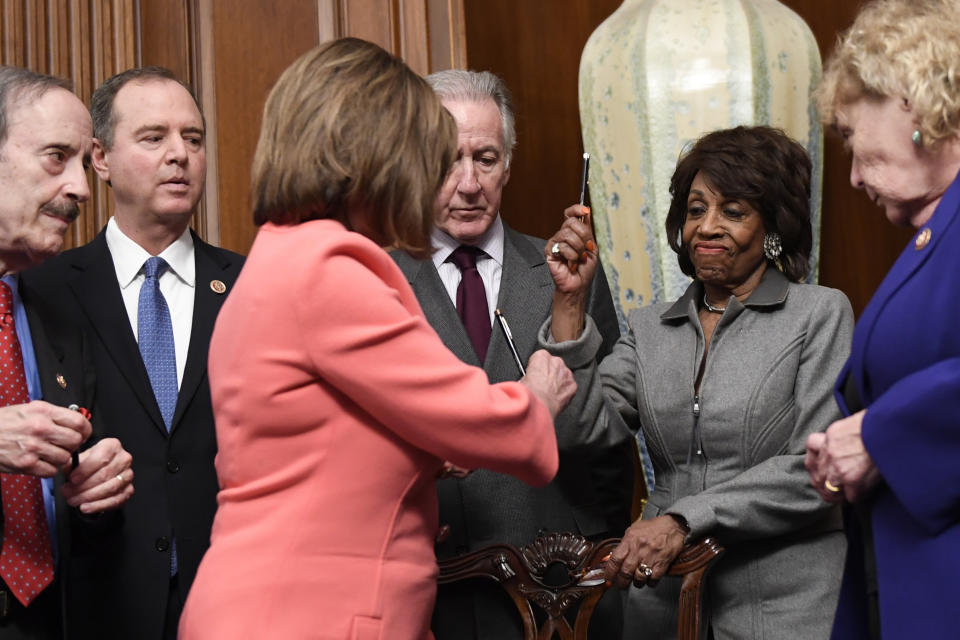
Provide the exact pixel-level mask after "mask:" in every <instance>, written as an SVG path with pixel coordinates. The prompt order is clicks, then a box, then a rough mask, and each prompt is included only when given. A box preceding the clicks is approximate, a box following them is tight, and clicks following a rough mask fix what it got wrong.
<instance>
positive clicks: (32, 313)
mask: <svg viewBox="0 0 960 640" xmlns="http://www.w3.org/2000/svg"><path fill="white" fill-rule="evenodd" d="M20 297H21V299H22V300H23V305H24V309H25V310H26V313H27V321H28V323H29V325H30V336H31V339H32V342H33V350H34V354H35V356H36V361H37V370H38V373H39V377H40V387H41V389H42V391H43V400H45V401H46V402H49V403H50V404H55V405H59V406H69V405H71V404H78V405H80V406H83V407H92V406H93V405H94V378H93V366H92V362H91V360H90V352H89V345H88V344H87V343H85V341H84V339H83V336H82V334H81V332H80V330H79V328H77V327H76V326H74V325H71V324H69V323H68V322H64V321H63V320H64V319H63V318H58V317H57V315H56V314H55V313H53V312H52V310H51V309H50V308H49V307H48V306H46V305H45V304H44V300H43V298H42V297H41V296H38V295H37V294H36V292H34V291H31V290H30V289H29V288H28V287H26V286H24V285H23V284H22V283H21V286H20ZM60 380H62V381H63V383H62V384H61V383H60V382H59V381H60ZM93 440H95V437H94V438H91V440H90V441H91V442H92V441H93ZM84 446H89V442H88V443H86V444H85V445H84ZM62 485H63V476H62V475H61V474H57V475H56V476H55V477H54V489H55V496H56V499H55V505H56V522H57V532H56V536H57V547H58V559H59V564H58V565H57V567H56V574H55V580H54V583H53V585H52V586H51V587H50V588H51V589H55V590H57V591H58V594H57V600H58V601H59V602H60V603H61V606H60V612H61V613H62V612H63V609H64V606H63V603H64V602H65V598H66V591H65V588H66V585H67V584H68V581H69V575H68V569H69V565H68V563H67V562H66V560H67V559H68V558H69V557H70V555H71V539H70V531H71V528H72V527H71V523H72V522H74V521H76V522H78V523H79V522H82V521H83V520H84V518H83V517H82V516H81V515H80V513H79V512H78V511H76V510H75V509H72V508H70V507H69V506H67V504H66V502H65V501H64V500H63V497H62V496H61V494H60V487H61V486H62ZM2 526H3V517H2V512H0V529H2ZM0 585H2V581H0ZM60 626H61V630H60V633H63V634H64V637H66V636H65V626H66V625H65V619H63V616H61V624H60ZM0 635H3V634H2V633H0ZM4 637H5V636H4ZM17 637H19V636H17ZM29 637H35V638H38V639H39V638H43V639H46V638H50V637H60V636H59V635H55V636H50V635H49V633H47V632H46V630H40V629H38V630H37V633H36V635H30V636H29Z"/></svg>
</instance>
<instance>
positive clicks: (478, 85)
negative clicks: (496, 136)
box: [427, 69, 517, 167]
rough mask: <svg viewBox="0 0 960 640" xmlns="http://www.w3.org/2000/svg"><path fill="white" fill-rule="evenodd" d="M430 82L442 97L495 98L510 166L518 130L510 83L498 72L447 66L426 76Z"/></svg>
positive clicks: (469, 99)
mask: <svg viewBox="0 0 960 640" xmlns="http://www.w3.org/2000/svg"><path fill="white" fill-rule="evenodd" d="M427 82H428V83H430V86H431V87H433V90H434V92H436V94H437V95H438V96H440V99H441V100H465V101H469V102H483V101H484V100H493V102H494V104H496V105H497V109H498V110H499V111H500V123H501V124H502V126H503V149H504V153H505V154H506V158H505V160H506V166H508V167H509V166H510V158H512V157H513V147H514V146H516V144H517V130H516V127H515V125H514V115H513V96H511V95H510V90H509V89H507V85H506V84H505V83H504V81H503V80H501V79H500V78H499V77H498V76H496V75H494V74H492V73H490V72H489V71H464V70H462V69H448V70H446V71H437V72H436V73H431V74H430V75H428V76H427Z"/></svg>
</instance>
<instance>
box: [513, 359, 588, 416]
mask: <svg viewBox="0 0 960 640" xmlns="http://www.w3.org/2000/svg"><path fill="white" fill-rule="evenodd" d="M520 382H521V383H523V384H524V385H526V387H527V388H528V389H530V391H531V392H532V393H533V395H535V396H537V397H538V398H540V400H541V401H542V402H543V404H545V405H547V409H549V410H550V415H551V416H552V417H554V418H556V417H557V414H559V413H560V412H561V411H563V409H564V408H565V407H566V406H567V404H568V403H569V402H570V400H571V399H572V398H573V395H574V394H575V393H576V392H577V383H576V381H574V379H573V373H571V372H570V369H568V368H567V365H565V364H564V363H563V360H562V359H560V358H558V357H556V356H552V355H550V354H549V353H547V352H546V351H544V350H543V349H540V350H539V351H534V352H533V355H531V356H530V360H529V361H528V362H527V374H526V375H525V376H523V378H521V379H520Z"/></svg>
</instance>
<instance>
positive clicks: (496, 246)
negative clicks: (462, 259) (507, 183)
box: [430, 213, 503, 268]
mask: <svg viewBox="0 0 960 640" xmlns="http://www.w3.org/2000/svg"><path fill="white" fill-rule="evenodd" d="M430 241H431V244H433V249H434V252H433V264H434V266H435V267H437V268H439V267H440V265H441V264H443V263H444V262H446V261H447V258H449V257H450V254H451V253H453V252H454V250H455V249H456V248H457V247H459V246H460V243H459V242H457V241H456V240H454V239H453V237H452V236H451V235H450V234H448V233H447V232H446V231H443V230H441V229H439V228H437V227H434V229H433V234H432V235H431V236H430ZM475 246H476V247H477V248H478V249H481V250H482V251H483V252H484V253H485V254H487V255H488V256H490V257H491V258H493V259H494V260H496V262H497V264H498V265H500V266H503V222H501V221H500V214H499V213H498V214H497V217H496V218H495V219H494V220H493V224H491V225H490V228H489V229H487V232H486V233H485V234H483V237H481V238H480V242H478V243H477V244H476V245H475Z"/></svg>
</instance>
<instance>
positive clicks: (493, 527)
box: [391, 225, 633, 640]
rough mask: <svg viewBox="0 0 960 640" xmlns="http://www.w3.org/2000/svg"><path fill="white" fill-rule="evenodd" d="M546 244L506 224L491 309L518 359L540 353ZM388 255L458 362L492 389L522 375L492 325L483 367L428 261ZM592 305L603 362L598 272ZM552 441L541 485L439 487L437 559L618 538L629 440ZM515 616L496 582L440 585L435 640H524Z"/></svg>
mask: <svg viewBox="0 0 960 640" xmlns="http://www.w3.org/2000/svg"><path fill="white" fill-rule="evenodd" d="M545 244H546V242H545V241H544V240H541V239H538V238H533V237H531V236H526V235H523V234H520V233H517V232H516V231H513V230H512V229H510V228H508V227H507V226H506V225H504V255H503V271H502V276H501V282H500V293H499V297H498V300H497V307H498V308H499V309H501V311H502V312H503V314H504V316H505V317H506V318H507V320H508V321H509V323H510V329H511V331H512V333H513V338H514V341H515V342H516V345H517V350H518V351H519V353H520V357H521V359H522V360H523V361H524V363H526V361H527V359H529V357H530V355H531V354H532V353H533V352H534V351H536V350H537V349H538V348H539V346H538V344H537V331H538V329H539V327H540V325H541V324H542V323H543V321H544V319H546V318H547V316H548V315H549V314H550V309H551V305H552V302H553V278H552V277H551V276H550V270H549V267H548V266H547V263H546V260H545V259H544V257H543V247H544V245H545ZM391 255H392V256H393V258H394V260H395V261H396V263H397V265H398V266H399V267H400V269H401V270H402V271H403V273H404V274H405V275H406V277H407V279H408V281H409V282H410V286H411V287H412V288H413V291H414V293H416V295H417V299H418V300H419V301H420V305H421V307H422V308H423V312H424V314H425V315H426V317H427V320H428V321H429V322H430V324H431V325H432V326H433V328H434V329H436V331H437V333H438V334H439V335H440V338H441V339H442V340H443V342H444V344H446V345H447V347H448V348H449V349H450V350H451V351H453V353H454V354H456V355H457V357H459V358H460V359H461V360H463V361H464V362H466V363H467V364H472V365H475V366H482V367H483V369H484V371H486V372H487V376H488V377H489V379H490V382H491V383H496V382H503V381H506V380H518V379H519V378H520V372H519V370H518V368H517V365H516V362H515V361H514V359H513V356H512V355H511V353H510V351H509V347H508V346H507V342H506V339H505V337H504V335H503V332H502V331H501V330H500V329H499V327H497V326H494V327H493V333H492V337H491V339H490V346H489V349H488V351H487V359H486V362H484V363H481V362H480V361H479V359H478V358H477V355H476V353H475V352H474V350H473V347H472V345H471V343H470V339H469V337H468V336H467V333H466V330H465V329H464V328H463V324H462V323H461V321H460V317H459V316H458V315H457V310H456V307H455V306H454V304H453V302H452V301H451V300H450V297H449V295H447V292H446V290H445V289H444V287H443V283H442V282H441V280H440V276H439V275H438V274H437V270H436V268H435V267H434V265H433V263H432V262H431V261H430V260H425V261H418V260H414V259H413V258H411V257H410V256H409V255H407V254H405V253H400V252H393V253H392V254H391ZM589 309H590V312H591V314H593V317H594V318H596V319H597V324H598V325H599V326H600V334H601V335H602V336H603V338H602V340H601V342H602V343H603V344H602V346H601V347H599V349H598V357H600V355H602V354H603V353H607V352H608V351H609V350H610V348H612V346H613V344H614V343H615V341H616V340H617V338H618V337H619V335H620V330H619V326H618V324H617V317H616V312H615V311H614V308H613V301H612V299H611V297H610V291H609V288H608V286H607V282H606V279H605V278H604V276H603V274H602V272H600V273H598V275H597V277H596V278H594V285H593V289H592V291H591V295H590V306H589ZM567 410H568V411H569V410H570V409H569V408H568V409H567ZM557 440H558V444H559V448H560V470H559V472H558V473H557V477H556V478H555V479H554V480H553V481H552V482H551V483H550V484H548V485H547V486H546V487H542V488H539V489H537V488H533V487H530V486H527V485H525V484H524V483H523V482H521V481H520V480H517V479H515V478H513V477H511V476H507V475H503V474H498V473H494V472H491V471H486V470H478V471H475V472H474V473H472V474H471V475H470V476H468V477H467V478H465V479H463V480H456V479H447V480H442V481H440V482H439V483H438V494H439V501H440V523H441V524H447V525H449V526H450V536H449V538H448V539H447V540H446V541H444V542H443V543H441V544H438V545H437V555H438V556H439V557H441V558H444V557H450V556H452V555H456V554H458V553H464V552H466V551H472V550H474V549H478V548H480V547H483V546H486V545H489V544H493V543H495V542H506V543H510V544H514V545H524V544H528V543H530V542H532V541H533V539H534V538H535V537H536V536H537V532H538V531H539V530H540V529H549V530H553V531H572V532H575V533H579V534H581V535H584V536H588V537H591V538H594V539H599V538H605V537H610V536H619V535H621V534H622V533H623V529H624V526H625V525H626V524H627V523H628V521H629V505H630V491H631V489H632V486H633V479H632V478H633V467H632V458H631V450H630V448H629V447H630V446H631V445H632V440H631V438H630V434H629V433H627V432H626V431H624V432H622V433H619V434H612V435H611V434H610V433H607V432H600V431H591V430H585V429H582V428H580V427H579V426H578V425H573V424H571V425H570V426H569V428H565V429H558V431H557ZM514 611H515V609H514V605H513V604H512V602H511V601H510V600H509V598H507V597H506V596H504V595H503V594H502V593H500V592H499V587H497V586H496V585H487V584H486V583H478V584H473V585H469V586H468V587H467V588H462V587H458V586H453V587H452V588H447V587H442V588H441V589H440V593H439V595H438V602H437V608H436V612H435V614H434V624H433V630H434V633H435V634H436V637H437V639H438V640H445V639H449V640H453V639H457V640H459V639H461V638H473V637H476V638H490V639H494V638H495V639H496V640H502V639H504V638H520V637H521V632H520V626H519V624H520V623H519V618H518V617H516V614H515V612H514ZM595 617H596V616H595ZM474 623H475V624H474ZM471 627H473V628H474V630H473V631H471Z"/></svg>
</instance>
